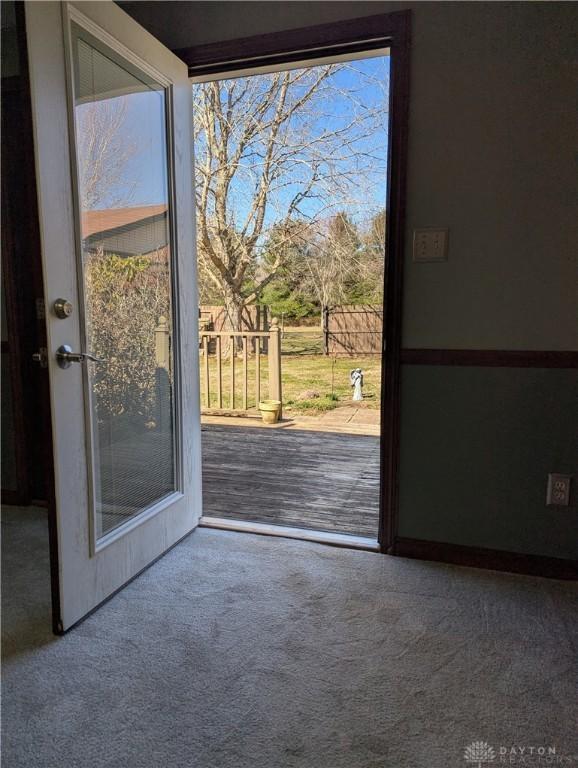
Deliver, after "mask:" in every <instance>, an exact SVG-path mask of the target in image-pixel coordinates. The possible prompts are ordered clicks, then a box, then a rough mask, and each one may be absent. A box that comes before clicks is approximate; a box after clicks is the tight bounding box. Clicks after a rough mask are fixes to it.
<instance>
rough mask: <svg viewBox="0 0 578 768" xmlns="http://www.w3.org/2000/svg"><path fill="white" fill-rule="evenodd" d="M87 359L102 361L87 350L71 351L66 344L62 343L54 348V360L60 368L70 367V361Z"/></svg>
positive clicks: (77, 361)
mask: <svg viewBox="0 0 578 768" xmlns="http://www.w3.org/2000/svg"><path fill="white" fill-rule="evenodd" d="M87 360H92V362H93V363H104V360H103V359H102V358H100V357H95V356H94V355H91V354H89V353H88V352H73V351H72V347H69V346H68V344H63V345H62V346H60V347H58V349H57V350H56V361H57V363H58V365H59V366H60V368H70V366H71V365H72V363H85V362H86V361H87Z"/></svg>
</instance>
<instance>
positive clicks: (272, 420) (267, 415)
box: [259, 400, 281, 424]
mask: <svg viewBox="0 0 578 768" xmlns="http://www.w3.org/2000/svg"><path fill="white" fill-rule="evenodd" d="M259 410H260V411H261V418H262V419H263V423H264V424H276V423H277V422H278V421H279V412H280V411H281V401H280V400H261V402H260V403H259Z"/></svg>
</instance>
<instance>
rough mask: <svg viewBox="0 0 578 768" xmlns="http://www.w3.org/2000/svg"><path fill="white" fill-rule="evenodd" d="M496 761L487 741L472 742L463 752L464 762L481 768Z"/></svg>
mask: <svg viewBox="0 0 578 768" xmlns="http://www.w3.org/2000/svg"><path fill="white" fill-rule="evenodd" d="M495 759H496V753H495V752H494V749H493V747H490V745H489V744H488V742H487V741H473V742H472V743H471V744H470V745H469V746H468V747H466V748H465V750H464V760H465V761H466V763H471V764H472V765H475V766H477V768H482V766H483V765H485V764H486V763H492V762H493V761H494V760H495Z"/></svg>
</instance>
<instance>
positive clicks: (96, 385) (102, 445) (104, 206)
mask: <svg viewBox="0 0 578 768" xmlns="http://www.w3.org/2000/svg"><path fill="white" fill-rule="evenodd" d="M72 50H73V62H74V119H75V126H76V142H77V146H76V157H77V168H78V179H79V190H78V194H79V200H80V230H81V238H82V251H81V252H82V274H83V278H82V280H83V286H82V287H83V291H84V325H85V337H86V351H87V352H89V353H91V354H92V355H94V356H96V357H98V358H101V359H102V362H88V363H87V364H86V365H87V381H88V392H89V396H90V419H91V428H92V463H93V466H92V471H93V481H94V482H93V484H94V506H95V514H96V535H97V538H100V537H101V536H103V535H104V534H106V533H108V532H110V531H111V530H113V529H114V528H116V527H118V526H120V525H122V524H124V523H125V522H127V521H128V520H129V519H131V518H132V517H134V516H135V515H138V514H139V513H141V512H142V511H144V510H145V509H147V508H150V507H151V506H152V505H153V504H155V503H156V502H158V501H160V500H161V499H162V498H163V497H166V496H167V495H168V494H170V493H172V492H173V491H175V490H176V473H175V440H174V435H175V411H174V382H173V358H172V351H171V340H172V326H173V323H172V312H171V261H172V259H171V243H170V236H169V232H170V230H169V191H168V190H169V184H168V167H167V158H168V152H167V135H166V103H165V89H164V88H163V87H162V86H161V85H159V84H158V83H155V82H154V81H152V80H151V79H150V78H149V77H148V76H147V75H145V74H143V73H141V72H140V71H138V70H136V69H134V68H133V66H132V64H129V63H128V62H124V61H123V60H122V59H120V58H119V57H118V56H117V55H116V54H114V53H113V52H111V51H109V50H108V49H107V48H105V47H103V46H102V45H101V44H100V43H99V42H97V41H96V40H94V39H93V38H92V37H91V36H90V35H88V34H87V33H85V32H84V30H81V29H80V28H76V29H75V34H74V39H73V49H72Z"/></svg>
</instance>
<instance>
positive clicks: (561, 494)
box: [546, 473, 572, 507]
mask: <svg viewBox="0 0 578 768" xmlns="http://www.w3.org/2000/svg"><path fill="white" fill-rule="evenodd" d="M571 480H572V478H571V476H570V475H559V474H555V473H550V474H549V475H548V489H547V491H546V504H547V505H548V506H554V507H567V506H568V505H569V504H570V483H571Z"/></svg>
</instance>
